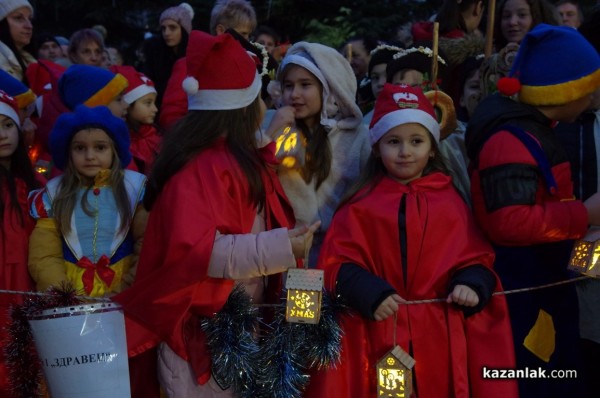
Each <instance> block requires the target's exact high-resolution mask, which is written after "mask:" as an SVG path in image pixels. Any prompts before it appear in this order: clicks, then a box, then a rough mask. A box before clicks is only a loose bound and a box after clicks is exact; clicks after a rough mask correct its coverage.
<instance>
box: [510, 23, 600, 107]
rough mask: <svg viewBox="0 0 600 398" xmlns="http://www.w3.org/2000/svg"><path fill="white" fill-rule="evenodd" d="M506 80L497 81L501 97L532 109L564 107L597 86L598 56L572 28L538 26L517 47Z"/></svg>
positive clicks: (599, 60) (599, 81)
mask: <svg viewBox="0 0 600 398" xmlns="http://www.w3.org/2000/svg"><path fill="white" fill-rule="evenodd" d="M508 76H509V77H504V78H502V79H500V80H499V81H498V91H500V93H501V94H504V95H508V96H511V95H514V94H517V93H518V94H519V101H520V102H522V103H525V104H529V105H534V106H544V105H564V104H566V103H569V102H572V101H576V100H578V99H580V98H582V97H585V96H586V95H588V94H590V93H592V92H594V91H595V90H596V89H597V88H598V87H600V56H599V55H598V52H597V51H596V49H595V48H594V47H593V46H592V45H591V44H590V43H589V42H588V41H587V40H586V39H585V38H584V37H583V36H582V35H581V34H580V33H579V32H578V31H577V30H575V29H573V28H571V27H568V26H552V25H547V24H539V25H537V26H535V27H534V28H533V29H532V30H530V31H529V32H528V33H527V34H526V35H525V37H524V38H523V40H522V41H521V45H520V47H519V52H518V53H517V56H516V57H515V60H514V62H513V65H512V68H511V70H510V72H509V75H508Z"/></svg>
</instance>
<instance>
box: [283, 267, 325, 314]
mask: <svg viewBox="0 0 600 398" xmlns="http://www.w3.org/2000/svg"><path fill="white" fill-rule="evenodd" d="M285 288H286V289H287V304H286V309H285V320H286V321H288V322H295V323H312V324H317V323H319V319H320V318H321V295H322V292H323V270H321V269H306V268H290V269H288V271H287V280H286V282H285Z"/></svg>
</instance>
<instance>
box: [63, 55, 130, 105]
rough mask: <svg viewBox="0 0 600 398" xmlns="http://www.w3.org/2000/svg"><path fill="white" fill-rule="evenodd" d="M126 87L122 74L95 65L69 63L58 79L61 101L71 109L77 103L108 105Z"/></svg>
mask: <svg viewBox="0 0 600 398" xmlns="http://www.w3.org/2000/svg"><path fill="white" fill-rule="evenodd" d="M126 87H127V79H125V77H123V75H121V74H119V73H117V74H114V73H112V72H111V71H109V70H106V69H104V68H100V67H97V66H90V65H81V64H75V65H71V66H70V67H69V68H68V69H67V70H66V71H65V73H63V74H62V76H61V77H60V79H59V80H58V92H59V94H60V99H61V101H62V102H63V103H64V104H65V105H66V106H67V108H69V109H71V110H73V109H75V107H76V106H77V105H81V104H83V105H87V106H90V107H93V106H98V105H108V104H109V103H110V102H111V101H113V100H114V99H115V98H116V97H117V96H118V95H119V94H121V93H122V92H123V90H125V88H126Z"/></svg>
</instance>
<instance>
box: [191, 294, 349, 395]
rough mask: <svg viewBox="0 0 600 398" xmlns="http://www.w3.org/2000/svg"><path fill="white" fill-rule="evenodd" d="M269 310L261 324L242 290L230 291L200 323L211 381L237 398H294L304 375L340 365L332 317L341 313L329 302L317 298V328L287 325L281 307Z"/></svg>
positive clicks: (306, 377) (305, 378)
mask: <svg viewBox="0 0 600 398" xmlns="http://www.w3.org/2000/svg"><path fill="white" fill-rule="evenodd" d="M284 294H285V292H284ZM274 308H275V313H274V315H273V320H272V321H271V322H270V323H268V324H264V320H261V319H260V317H259V314H258V309H257V307H256V306H254V305H253V304H252V301H251V299H250V297H249V296H248V295H247V294H246V292H245V291H244V289H243V287H241V286H236V287H235V288H234V289H233V291H232V293H231V294H230V296H229V299H228V300H227V303H226V304H225V305H224V306H223V308H222V309H221V311H219V312H218V313H217V314H216V315H215V316H214V317H213V318H207V319H203V320H202V321H201V326H202V329H203V330H204V332H205V333H206V337H207V344H208V347H209V351H210V353H211V359H212V372H213V377H214V378H215V380H216V381H217V382H218V383H219V384H220V385H221V387H222V388H224V389H225V388H228V387H230V388H232V390H233V391H234V392H235V394H236V395H237V396H239V397H242V398H249V397H255V398H257V397H265V398H266V397H269V398H300V397H302V392H303V391H304V389H305V388H306V386H307V385H308V382H309V378H310V376H309V374H308V372H309V370H311V369H323V368H327V367H333V366H335V365H336V364H337V363H338V362H339V360H340V353H341V352H340V350H341V339H342V330H341V328H340V326H339V322H338V317H339V314H340V313H341V312H342V311H344V310H345V307H344V306H343V305H341V304H340V303H339V302H338V300H337V299H336V298H335V297H332V296H331V295H330V294H328V293H327V292H323V304H322V308H321V319H320V322H319V324H317V325H310V324H298V323H288V322H286V321H285V304H281V305H277V306H274ZM259 322H262V323H263V327H262V328H260V330H259V327H258V325H259Z"/></svg>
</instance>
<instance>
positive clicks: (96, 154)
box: [70, 128, 114, 179]
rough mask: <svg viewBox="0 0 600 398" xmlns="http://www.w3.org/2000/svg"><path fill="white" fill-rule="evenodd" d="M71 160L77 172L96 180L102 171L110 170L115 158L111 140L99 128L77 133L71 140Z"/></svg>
mask: <svg viewBox="0 0 600 398" xmlns="http://www.w3.org/2000/svg"><path fill="white" fill-rule="evenodd" d="M70 152H71V160H72V161H73V166H75V170H77V172H78V173H79V174H80V175H81V176H83V177H86V178H92V179H93V178H94V177H96V174H98V172H99V171H100V170H103V169H110V168H111V166H112V163H113V160H114V159H113V158H114V147H113V142H112V140H111V138H110V137H109V136H108V134H106V132H105V131H104V130H100V129H97V128H90V129H85V130H81V131H79V132H77V133H76V134H75V135H74V136H73V139H72V140H71V147H70Z"/></svg>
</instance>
